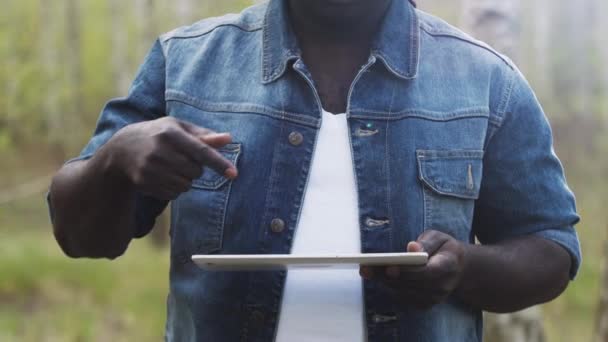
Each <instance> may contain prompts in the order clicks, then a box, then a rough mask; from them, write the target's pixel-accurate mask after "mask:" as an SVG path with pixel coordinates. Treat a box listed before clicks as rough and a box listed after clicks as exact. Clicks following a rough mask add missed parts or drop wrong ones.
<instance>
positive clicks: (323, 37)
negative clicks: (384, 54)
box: [288, 0, 392, 46]
mask: <svg viewBox="0 0 608 342" xmlns="http://www.w3.org/2000/svg"><path fill="white" fill-rule="evenodd" d="M391 1H392V0H373V1H371V0H350V1H347V0H344V1H341V0H305V1H303V0H288V3H289V12H290V17H291V23H292V26H293V29H294V31H295V33H296V35H297V37H298V39H299V40H300V43H301V44H305V45H308V44H310V43H314V44H315V45H333V46H335V45H362V46H369V45H370V44H371V41H372V40H373V38H374V35H375V34H376V32H377V31H378V29H379V27H380V25H381V23H382V20H383V18H384V14H385V13H386V11H387V9H388V7H389V5H390V3H391Z"/></svg>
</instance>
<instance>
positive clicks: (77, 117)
mask: <svg viewBox="0 0 608 342" xmlns="http://www.w3.org/2000/svg"><path fill="white" fill-rule="evenodd" d="M80 4H81V2H80V0H66V2H65V11H66V47H67V48H66V52H65V56H64V58H65V66H66V77H67V84H68V87H67V89H68V91H69V96H68V101H69V104H70V110H69V111H68V112H67V113H65V115H69V117H70V120H66V122H65V125H64V126H63V130H64V132H65V130H77V128H78V127H82V125H81V124H82V119H81V118H82V117H83V114H84V101H83V99H82V95H83V94H82V92H81V90H80V89H82V58H81V45H82V44H81V41H80V40H81V36H80ZM66 126H67V127H66ZM64 139H66V137H65V135H64ZM72 140H74V139H71V140H69V141H68V143H69V145H70V146H76V145H80V142H77V141H72Z"/></svg>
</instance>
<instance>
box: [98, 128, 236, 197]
mask: <svg viewBox="0 0 608 342" xmlns="http://www.w3.org/2000/svg"><path fill="white" fill-rule="evenodd" d="M231 141H232V138H231V136H230V134H229V133H215V132H213V131H211V130H208V129H205V128H201V127H198V126H195V125H193V124H190V123H187V122H183V121H179V120H177V119H175V118H172V117H165V118H161V119H157V120H153V121H146V122H141V123H136V124H132V125H129V126H126V127H125V128H123V129H121V130H120V131H118V132H117V133H116V134H115V135H114V136H113V137H112V138H111V139H110V141H108V143H107V144H106V145H105V146H104V147H103V148H102V149H101V150H100V152H101V153H100V154H101V157H102V158H103V160H104V161H105V163H104V164H105V165H106V167H107V170H108V171H110V172H111V174H114V175H117V176H118V177H120V178H122V179H125V180H126V181H127V182H128V183H129V184H131V185H132V186H133V187H134V189H135V190H136V191H138V192H140V193H143V194H145V195H148V196H151V197H154V198H157V199H160V200H173V199H175V198H177V197H178V196H179V195H180V194H181V193H183V192H186V191H188V190H189V189H190V187H191V185H192V181H193V180H194V179H196V178H198V177H200V176H201V174H202V173H203V171H204V168H205V167H209V168H211V169H213V170H214V171H216V172H217V173H219V174H222V175H225V176H226V177H227V178H230V179H234V178H236V176H237V169H236V167H235V166H234V165H233V164H232V163H231V162H230V161H228V160H227V159H226V158H224V157H223V156H222V155H221V154H220V153H219V152H218V151H217V150H216V149H217V148H220V147H222V146H225V145H227V144H229V143H230V142H231Z"/></svg>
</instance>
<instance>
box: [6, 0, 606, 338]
mask: <svg viewBox="0 0 608 342" xmlns="http://www.w3.org/2000/svg"><path fill="white" fill-rule="evenodd" d="M396 1H403V0H396ZM251 3H252V1H245V0H241V1H237V0H223V1H209V0H173V1H169V0H132V1H119V0H61V1H47V0H19V1H17V0H2V2H1V4H2V6H1V7H2V11H1V13H0V65H1V67H0V86H1V87H2V90H1V91H0V160H1V166H2V167H1V168H0V341H158V340H160V339H162V336H163V328H164V319H165V301H164V298H165V295H166V292H167V287H168V252H167V247H166V246H164V245H163V244H162V240H163V239H162V238H160V239H159V238H156V239H154V238H152V239H144V240H141V241H136V242H134V243H133V244H132V245H131V249H130V250H129V252H128V253H127V254H126V255H125V256H124V257H123V258H121V259H120V260H117V261H115V262H112V263H110V262H107V261H90V260H84V261H83V260H69V259H67V258H66V257H64V256H63V255H62V253H61V251H60V250H59V247H57V245H56V243H55V241H54V239H53V237H52V234H51V227H50V223H49V221H48V217H47V210H46V206H45V202H44V193H45V191H46V188H47V186H48V184H49V182H50V177H51V175H52V174H53V172H54V171H55V170H57V169H58V168H59V167H60V165H61V164H62V163H63V162H64V161H65V160H66V159H68V158H70V157H73V156H75V155H77V154H78V152H79V151H80V149H81V148H82V147H83V146H84V144H85V143H86V141H87V140H88V138H89V137H90V135H91V134H92V131H93V128H94V125H95V122H96V119H97V116H98V113H99V111H100V109H101V108H102V106H103V104H104V103H105V102H106V101H107V100H108V99H110V98H112V97H116V96H120V95H124V94H125V93H126V92H127V90H128V87H129V83H130V81H131V79H132V77H133V76H134V73H135V71H136V69H137V67H138V66H139V64H140V63H141V62H142V58H143V56H144V54H145V53H146V52H147V50H148V49H149V48H150V47H151V46H152V43H153V42H154V39H155V37H156V36H157V35H158V34H160V33H162V32H165V31H168V30H170V29H173V28H175V27H176V26H180V25H184V24H188V23H192V22H194V21H196V20H198V19H201V18H204V17H208V16H213V15H219V14H222V13H226V12H237V11H240V10H241V9H242V8H244V7H245V6H249V5H251ZM418 4H419V7H421V8H422V9H424V10H426V11H428V12H431V13H433V14H436V15H438V16H440V17H442V18H444V19H445V20H447V21H448V22H450V23H452V24H454V25H457V26H460V27H462V28H464V29H465V30H467V31H469V32H471V33H472V34H474V35H476V36H478V37H481V38H483V39H487V40H489V41H491V42H493V43H495V45H496V46H497V48H499V49H500V50H501V51H504V52H506V53H507V54H509V55H510V56H511V57H513V59H514V60H516V61H517V63H518V65H519V66H520V68H521V69H522V71H523V72H524V74H526V75H527V77H528V79H529V80H530V82H531V83H532V85H533V87H534V88H535V90H536V92H537V95H538V97H539V98H540V100H541V102H542V103H543V105H544V108H545V110H546V112H547V115H548V117H549V119H550V121H551V124H552V126H553V128H554V133H555V143H556V149H557V153H558V155H559V156H560V157H561V159H562V161H563V163H564V166H565V169H566V173H567V177H568V180H569V183H570V185H571V187H572V188H573V190H574V192H575V193H576V195H577V199H578V206H579V211H580V213H581V215H582V218H583V221H582V223H581V224H580V225H579V226H578V231H579V234H580V237H581V243H582V247H583V252H584V257H585V260H584V263H583V265H582V268H581V271H580V274H579V276H578V279H577V281H576V282H574V283H572V284H571V286H570V287H569V288H568V290H567V292H566V293H565V294H564V295H563V296H562V297H560V298H559V299H558V300H556V301H554V302H552V303H550V304H547V305H544V306H542V307H541V308H540V310H539V311H540V312H542V317H543V318H542V327H541V328H542V329H543V331H544V333H543V334H544V336H545V338H546V340H548V341H592V340H593V339H594V338H595V340H597V341H606V339H604V338H602V337H599V336H595V334H596V331H598V330H600V329H599V328H598V327H599V326H603V325H604V324H600V321H602V319H600V313H601V312H602V311H606V308H605V307H604V308H600V306H601V305H600V302H601V301H600V297H601V295H600V293H601V288H602V285H601V284H602V266H601V265H602V260H603V258H604V255H605V249H606V248H605V247H604V246H605V245H606V242H605V241H606V238H607V234H606V232H607V231H608V210H606V209H607V205H606V202H607V200H608V181H607V180H606V179H607V176H608V135H607V134H606V133H607V131H608V41H607V40H606V35H607V34H608V2H607V1H606V0H577V1H573V0H553V1H549V0H529V1H520V0H517V1H508V0H500V1H491V0H419V1H418ZM484 6H485V7H486V8H485V9H483V7H484ZM480 8H481V11H482V12H483V13H482V12H479V11H480ZM488 27H491V28H492V29H488ZM486 35H487V37H486ZM161 234H162V233H161ZM157 236H161V237H162V235H158V234H157ZM154 241H161V243H158V242H156V243H154ZM607 294H608V293H607ZM606 298H608V297H605V296H604V299H605V300H606ZM537 313H538V311H535V312H534V313H533V315H536V314H537ZM504 317H505V318H499V319H498V320H497V321H498V322H500V321H501V319H502V321H505V320H506V321H509V320H511V321H512V320H513V318H512V316H511V318H508V317H509V316H504ZM604 317H606V318H604V322H608V321H606V319H608V316H604ZM515 320H517V318H515ZM594 336H595V337H594ZM541 340H542V339H541ZM513 341H514V340H513ZM490 342H492V341H490Z"/></svg>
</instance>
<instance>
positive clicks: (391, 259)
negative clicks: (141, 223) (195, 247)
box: [192, 253, 429, 271]
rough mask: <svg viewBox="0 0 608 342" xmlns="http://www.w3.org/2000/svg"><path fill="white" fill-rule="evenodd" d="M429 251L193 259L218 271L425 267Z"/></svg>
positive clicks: (229, 256) (256, 255)
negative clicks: (389, 266) (396, 266)
mask: <svg viewBox="0 0 608 342" xmlns="http://www.w3.org/2000/svg"><path fill="white" fill-rule="evenodd" d="M428 257H429V256H428V254H427V253H375V254H324V255H293V254H253V255H245V254H239V255H234V254H232V255H193V256H192V261H194V263H195V264H197V265H198V266H199V267H200V268H202V269H206V270H215V271H256V270H282V269H306V268H311V269H323V268H331V269H334V268H357V267H359V265H366V266H388V265H401V266H423V265H425V264H426V262H427V260H428Z"/></svg>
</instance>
